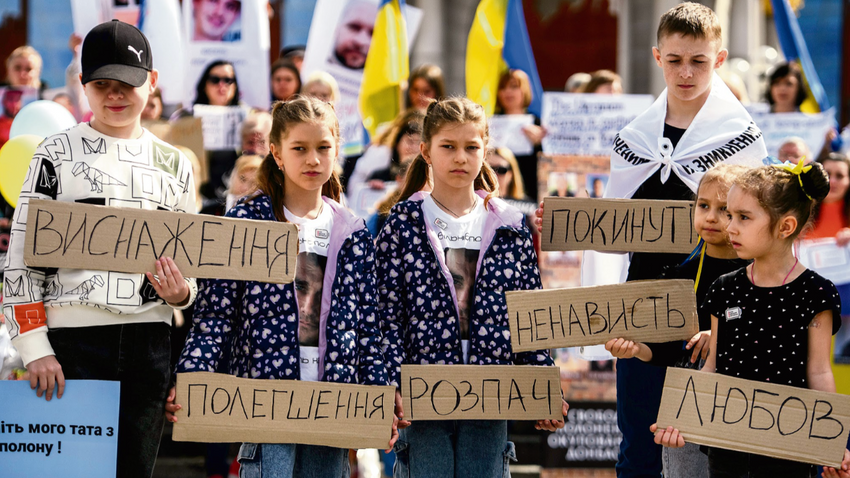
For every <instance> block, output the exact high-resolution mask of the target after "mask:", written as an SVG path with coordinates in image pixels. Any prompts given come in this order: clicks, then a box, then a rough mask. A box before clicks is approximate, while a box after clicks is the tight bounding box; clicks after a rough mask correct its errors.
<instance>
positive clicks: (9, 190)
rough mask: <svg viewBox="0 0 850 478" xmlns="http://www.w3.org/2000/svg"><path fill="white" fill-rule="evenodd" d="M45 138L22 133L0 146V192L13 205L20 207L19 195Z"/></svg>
mask: <svg viewBox="0 0 850 478" xmlns="http://www.w3.org/2000/svg"><path fill="white" fill-rule="evenodd" d="M43 140H44V138H42V137H39V136H36V135H34V134H22V135H20V136H15V137H14V138H12V139H10V140H9V141H7V142H6V144H4V145H3V147H2V148H0V193H2V194H3V197H4V198H5V199H6V202H7V203H9V205H10V206H12V207H18V196H20V195H21V188H22V187H23V185H24V180H25V179H26V177H27V169H29V166H30V161H32V155H33V154H34V153H35V149H36V148H37V147H38V145H39V143H41V142H42V141H43Z"/></svg>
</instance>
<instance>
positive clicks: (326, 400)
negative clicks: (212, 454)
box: [173, 372, 395, 449]
mask: <svg viewBox="0 0 850 478" xmlns="http://www.w3.org/2000/svg"><path fill="white" fill-rule="evenodd" d="M175 403H179V404H180V405H182V406H183V408H181V409H180V410H178V411H177V413H175V416H176V417H177V423H175V424H174V433H173V438H174V441H194V442H202V443H210V442H213V443H231V442H250V443H303V444H308V445H323V446H332V447H337V448H380V449H385V448H386V447H387V445H388V444H389V441H390V436H391V435H392V425H393V413H394V411H393V408H394V406H395V388H394V387H390V386H377V385H353V384H347V383H330V382H310V381H301V380H261V379H249V378H238V377H233V376H231V375H228V374H221V373H210V372H193V373H178V374H177V395H176V398H175Z"/></svg>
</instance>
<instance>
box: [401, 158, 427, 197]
mask: <svg viewBox="0 0 850 478" xmlns="http://www.w3.org/2000/svg"><path fill="white" fill-rule="evenodd" d="M430 168H431V166H430V165H428V163H426V162H425V158H423V157H422V154H421V153H420V154H418V155H417V156H416V158H415V159H414V160H413V162H412V163H410V166H408V168H407V175H405V177H404V186H402V188H401V194H399V196H398V201H397V202H401V201H407V200H408V199H410V196H413V194H414V193H417V192H419V191H421V190H422V188H424V187H425V185H426V184H428V183H429V182H430V181H431V172H430Z"/></svg>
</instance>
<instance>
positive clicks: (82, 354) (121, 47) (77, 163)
mask: <svg viewBox="0 0 850 478" xmlns="http://www.w3.org/2000/svg"><path fill="white" fill-rule="evenodd" d="M150 50H151V48H150V44H149V43H148V40H147V38H145V36H144V35H143V34H142V32H140V31H139V30H138V29H137V28H135V27H133V26H131V25H128V24H126V23H122V22H119V21H117V20H113V21H111V22H106V23H102V24H100V25H98V26H96V27H95V28H93V29H92V30H91V31H90V32H89V34H88V35H87V36H86V38H85V40H84V42H83V51H82V74H81V75H80V80H81V81H82V83H83V89H84V90H85V94H86V97H87V98H88V101H89V105H90V106H91V108H92V112H93V114H94V116H93V118H92V120H91V122H90V123H82V124H79V125H77V126H74V127H73V128H70V129H68V130H67V131H64V132H61V133H58V134H55V135H53V136H50V137H48V138H46V139H45V140H44V141H43V142H42V143H41V145H39V147H38V149H37V150H36V152H35V154H34V155H33V159H32V162H31V163H30V168H29V172H28V174H27V180H26V182H25V183H24V186H23V188H22V190H21V195H20V199H19V203H18V204H19V205H18V208H17V211H16V214H15V217H14V220H13V226H12V234H11V239H10V243H9V253H8V255H7V256H6V264H5V266H6V275H5V281H6V284H13V285H15V287H11V288H7V289H6V294H5V296H4V304H3V312H4V313H5V315H6V318H7V321H6V324H7V327H8V328H9V332H10V334H11V336H12V342H13V344H14V345H15V346H16V347H17V349H18V351H19V352H20V354H21V357H22V358H23V360H24V365H25V366H26V367H27V370H28V374H29V380H30V385H31V386H32V388H33V389H36V388H37V392H36V393H37V395H38V396H39V397H41V396H42V394H45V392H46V394H45V395H46V398H47V400H50V398H51V396H52V395H53V390H54V389H56V391H57V394H56V396H57V398H61V397H62V394H63V391H64V386H65V379H66V378H68V379H98V380H117V381H120V382H121V406H120V417H119V430H118V460H117V461H118V472H117V475H118V476H121V477H127V476H134V477H135V476H139V477H149V476H151V473H152V472H153V465H154V461H155V460H156V454H157V449H158V448H159V440H160V436H161V434H162V427H163V423H164V420H163V410H162V403H163V402H164V401H165V397H166V394H167V389H168V385H169V379H170V370H169V363H170V353H171V352H170V351H171V349H170V344H169V342H170V323H171V316H172V309H173V308H176V309H182V308H185V307H187V306H188V305H189V304H190V303H191V302H192V301H193V300H194V297H195V294H196V292H197V286H196V285H195V280H194V279H188V278H183V276H182V275H181V274H180V271H179V270H178V269H177V267H176V265H175V264H174V262H173V261H172V260H171V259H169V258H163V259H160V260H158V261H157V263H156V266H155V268H156V271H157V274H156V276H153V275H151V274H147V275H143V274H127V273H120V272H114V271H98V270H79V269H76V270H75V269H64V268H59V269H37V268H29V267H27V266H26V265H25V264H24V240H25V235H26V227H27V224H26V212H27V205H28V203H29V201H30V200H31V199H53V200H56V201H66V202H79V203H88V204H98V205H106V206H116V207H133V208H138V209H150V210H157V209H162V210H168V211H178V212H195V187H194V179H193V176H192V166H191V163H190V162H189V161H188V160H187V159H186V157H185V156H183V154H182V153H181V152H180V151H179V150H177V149H176V148H173V147H172V146H170V145H168V144H166V143H163V142H161V141H159V140H158V139H157V138H156V137H154V136H153V135H152V134H151V133H150V132H149V131H147V130H145V129H143V128H142V127H141V124H140V116H141V113H142V110H143V109H144V108H145V105H146V104H147V100H148V96H149V95H150V94H151V93H152V92H153V90H154V88H155V87H156V82H157V71H156V70H154V69H153V62H152V58H151V51H150Z"/></svg>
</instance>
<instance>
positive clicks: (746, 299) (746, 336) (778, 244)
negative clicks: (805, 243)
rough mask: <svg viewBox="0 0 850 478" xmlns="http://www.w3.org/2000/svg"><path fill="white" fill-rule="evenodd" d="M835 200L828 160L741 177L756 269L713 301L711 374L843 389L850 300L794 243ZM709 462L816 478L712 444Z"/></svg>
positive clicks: (746, 244) (731, 209) (800, 468)
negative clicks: (840, 369) (838, 376)
mask: <svg viewBox="0 0 850 478" xmlns="http://www.w3.org/2000/svg"><path fill="white" fill-rule="evenodd" d="M828 193H829V179H828V178H827V175H826V173H825V172H824V170H823V168H822V167H821V165H820V164H818V163H815V164H813V165H812V166H804V165H803V164H802V163H798V164H797V165H790V164H782V165H776V166H762V167H759V168H755V169H751V170H749V171H747V172H745V173H743V174H741V175H740V176H738V178H736V179H735V181H734V182H733V185H732V189H731V190H730V191H729V196H728V213H729V218H730V219H729V225H728V227H727V231H728V233H729V240H730V241H731V243H732V247H734V248H735V251H736V252H737V253H738V257H740V258H741V259H748V260H752V261H753V262H752V263H751V264H750V265H749V266H747V267H744V268H741V269H738V270H737V271H735V272H731V273H729V274H725V275H723V276H721V277H720V278H718V279H717V280H716V281H715V282H714V284H712V286H711V288H710V289H709V291H708V294H707V295H706V298H705V301H704V302H703V307H704V308H706V309H707V310H708V312H709V313H710V314H711V340H710V342H709V355H708V359H707V360H706V363H705V366H704V367H703V371H704V372H715V373H720V374H723V375H729V376H732V377H738V378H743V379H747V380H755V381H760V382H770V383H774V384H781V385H789V386H792V387H800V388H809V389H812V390H820V391H823V392H832V393H834V392H835V381H834V379H833V376H832V368H831V366H830V357H829V354H830V345H831V342H832V335H833V334H835V332H837V331H838V328H839V327H840V326H841V322H840V321H839V319H838V318H839V313H840V309H841V301H840V300H839V298H838V292H837V291H836V289H835V286H834V285H833V284H832V282H830V281H829V280H827V279H824V278H823V277H821V276H820V275H818V274H817V273H815V272H814V271H812V270H809V269H806V267H805V266H803V265H802V264H800V263H799V261H798V260H797V259H796V258H795V257H794V254H793V244H794V240H795V239H796V238H797V236H798V235H799V234H800V232H802V231H803V230H805V228H806V227H807V226H808V223H809V221H810V220H811V213H812V210H813V209H814V207H815V205H816V204H817V203H818V202H819V201H822V200H823V199H824V198H825V197H826V196H827V194H828ZM777 297H779V298H781V299H782V300H783V301H784V302H783V303H782V304H781V305H780V304H779V302H777V301H776V298H777ZM798 335H802V336H803V338H798ZM651 430H652V431H653V432H654V433H655V441H656V443H659V444H662V445H664V446H671V447H681V446H683V445H684V444H685V442H684V439H683V438H682V437H681V436H680V435H679V432H678V430H676V429H674V428H673V427H668V428H667V429H664V430H657V427H655V426H654V425H653V427H652V429H651ZM708 464H709V474H710V476H711V477H728V476H765V477H767V476H783V477H788V478H808V477H810V476H815V470H814V469H813V468H814V466H813V465H816V464H817V463H815V464H807V463H800V462H794V461H789V460H782V459H779V458H772V457H766V456H761V455H755V454H750V453H744V452H738V451H732V450H725V449H720V448H714V447H712V448H709V450H708ZM824 470H825V471H827V472H828V473H832V474H836V473H837V470H835V469H832V468H828V467H827V468H824ZM848 471H850V451H848V450H845V452H844V459H843V461H842V466H841V472H842V473H845V474H846V473H847V472H848Z"/></svg>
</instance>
